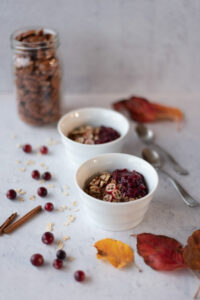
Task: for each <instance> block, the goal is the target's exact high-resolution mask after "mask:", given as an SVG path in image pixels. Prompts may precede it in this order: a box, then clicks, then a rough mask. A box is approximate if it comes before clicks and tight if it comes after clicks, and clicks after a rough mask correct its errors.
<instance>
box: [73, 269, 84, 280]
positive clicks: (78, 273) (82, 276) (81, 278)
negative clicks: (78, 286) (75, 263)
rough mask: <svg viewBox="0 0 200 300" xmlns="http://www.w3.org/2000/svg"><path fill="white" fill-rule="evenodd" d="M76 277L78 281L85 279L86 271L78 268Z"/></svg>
mask: <svg viewBox="0 0 200 300" xmlns="http://www.w3.org/2000/svg"><path fill="white" fill-rule="evenodd" d="M74 279H75V280H76V281H84V280H85V273H84V272H83V271H81V270H78V271H76V272H75V273H74Z"/></svg>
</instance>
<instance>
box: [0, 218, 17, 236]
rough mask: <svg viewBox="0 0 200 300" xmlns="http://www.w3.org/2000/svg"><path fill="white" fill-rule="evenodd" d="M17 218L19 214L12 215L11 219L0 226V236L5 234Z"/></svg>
mask: <svg viewBox="0 0 200 300" xmlns="http://www.w3.org/2000/svg"><path fill="white" fill-rule="evenodd" d="M16 217H17V213H14V214H12V215H11V216H10V217H8V218H7V219H6V220H5V222H3V224H2V225H1V226H0V235H2V234H3V232H4V230H5V228H6V227H8V225H10V224H11V223H12V222H13V221H14V220H15V219H16Z"/></svg>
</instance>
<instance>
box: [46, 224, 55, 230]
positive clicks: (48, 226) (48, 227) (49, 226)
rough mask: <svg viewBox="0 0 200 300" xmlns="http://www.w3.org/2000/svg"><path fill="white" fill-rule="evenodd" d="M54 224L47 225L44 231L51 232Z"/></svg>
mask: <svg viewBox="0 0 200 300" xmlns="http://www.w3.org/2000/svg"><path fill="white" fill-rule="evenodd" d="M53 227H54V223H48V224H47V226H46V231H53V229H54V228H53Z"/></svg>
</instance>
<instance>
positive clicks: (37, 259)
mask: <svg viewBox="0 0 200 300" xmlns="http://www.w3.org/2000/svg"><path fill="white" fill-rule="evenodd" d="M30 260H31V263H32V265H34V266H36V267H39V266H42V265H43V263H44V258H43V256H42V255H41V254H39V253H36V254H33V255H32V256H31V259H30Z"/></svg>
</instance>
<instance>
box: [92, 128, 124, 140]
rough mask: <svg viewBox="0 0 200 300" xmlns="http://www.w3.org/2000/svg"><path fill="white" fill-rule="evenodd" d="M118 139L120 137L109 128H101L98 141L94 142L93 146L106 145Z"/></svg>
mask: <svg viewBox="0 0 200 300" xmlns="http://www.w3.org/2000/svg"><path fill="white" fill-rule="evenodd" d="M119 137H120V135H119V133H118V132H117V131H116V130H115V129H113V128H111V127H105V126H101V127H100V131H99V136H98V139H97V140H96V141H95V144H104V143H108V142H111V141H114V140H116V139H118V138H119Z"/></svg>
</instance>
